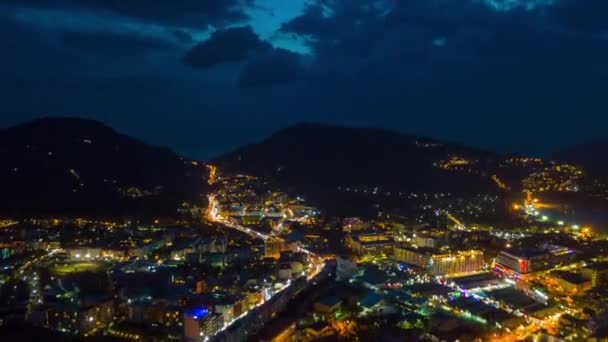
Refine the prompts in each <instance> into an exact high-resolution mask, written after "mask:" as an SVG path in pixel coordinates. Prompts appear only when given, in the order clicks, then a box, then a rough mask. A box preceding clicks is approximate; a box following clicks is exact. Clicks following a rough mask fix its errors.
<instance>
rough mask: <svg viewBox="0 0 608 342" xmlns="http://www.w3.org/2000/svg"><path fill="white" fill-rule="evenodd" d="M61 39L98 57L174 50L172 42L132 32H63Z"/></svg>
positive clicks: (68, 44)
mask: <svg viewBox="0 0 608 342" xmlns="http://www.w3.org/2000/svg"><path fill="white" fill-rule="evenodd" d="M62 39H63V42H64V43H65V44H66V45H67V46H69V47H72V48H76V49H79V50H82V51H85V52H87V53H91V54H94V55H98V56H99V55H102V56H104V55H106V56H142V55H143V54H145V53H147V52H150V51H154V50H159V49H172V48H175V44H174V42H171V41H169V40H167V39H163V38H160V37H158V36H146V35H142V34H137V33H133V32H107V31H97V32H87V31H65V32H62Z"/></svg>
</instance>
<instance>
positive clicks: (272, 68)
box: [238, 49, 305, 88]
mask: <svg viewBox="0 0 608 342" xmlns="http://www.w3.org/2000/svg"><path fill="white" fill-rule="evenodd" d="M303 58H304V57H302V56H301V55H298V54H296V53H293V52H290V51H287V50H284V49H273V50H272V51H270V52H268V53H265V54H262V55H260V56H257V57H255V58H253V60H251V61H250V62H249V63H248V64H246V65H245V66H244V67H243V69H242V70H241V73H240V75H239V80H238V84H239V86H240V87H243V88H253V87H266V86H271V85H277V84H286V83H289V82H291V81H294V80H297V79H299V78H301V77H303V76H304V73H305V70H304V67H303V64H302V61H301V59H303Z"/></svg>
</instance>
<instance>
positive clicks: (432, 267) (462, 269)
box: [393, 246, 484, 275]
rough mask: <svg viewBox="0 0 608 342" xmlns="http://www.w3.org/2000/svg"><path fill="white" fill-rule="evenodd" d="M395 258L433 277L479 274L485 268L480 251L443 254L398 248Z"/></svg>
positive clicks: (425, 248)
mask: <svg viewBox="0 0 608 342" xmlns="http://www.w3.org/2000/svg"><path fill="white" fill-rule="evenodd" d="M393 258H394V259H395V260H397V261H400V262H405V263H407V264H410V265H415V266H419V267H422V268H424V269H425V270H426V271H427V272H428V273H429V274H431V275H456V274H467V273H475V272H479V271H481V270H482V269H483V267H484V259H483V252H482V251H479V250H468V251H457V252H451V253H441V252H439V251H437V250H436V249H433V248H427V247H420V248H416V247H409V246H396V247H395V249H394V255H393Z"/></svg>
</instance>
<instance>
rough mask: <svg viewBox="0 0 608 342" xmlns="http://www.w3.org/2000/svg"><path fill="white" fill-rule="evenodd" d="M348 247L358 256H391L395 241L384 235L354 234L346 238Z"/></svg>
mask: <svg viewBox="0 0 608 342" xmlns="http://www.w3.org/2000/svg"><path fill="white" fill-rule="evenodd" d="M345 242H346V246H347V247H348V248H350V249H351V250H353V251H354V252H355V253H357V254H358V255H372V256H376V255H382V254H385V255H390V254H392V252H393V245H394V243H395V241H394V240H393V239H392V238H390V237H388V236H386V234H384V233H353V234H349V235H347V236H346V240H345Z"/></svg>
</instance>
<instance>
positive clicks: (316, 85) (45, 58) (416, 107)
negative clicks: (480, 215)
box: [0, 0, 608, 158]
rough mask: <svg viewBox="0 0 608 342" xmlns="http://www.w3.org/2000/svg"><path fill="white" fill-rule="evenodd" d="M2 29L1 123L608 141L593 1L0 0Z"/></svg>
mask: <svg viewBox="0 0 608 342" xmlns="http://www.w3.org/2000/svg"><path fill="white" fill-rule="evenodd" d="M0 42H1V43H2V48H1V49H0V126H9V125H13V124H17V123H21V122H24V121H28V120H31V119H33V118H36V117H40V116H78V117H86V118H94V119H98V120H101V121H103V122H105V123H107V124H108V125H110V126H112V127H114V128H116V129H117V130H119V131H120V132H123V133H126V134H129V135H133V136H136V137H138V138H141V139H143V140H145V141H147V142H150V143H153V144H156V145H164V146H168V147H171V148H173V149H175V150H177V151H178V152H181V153H183V154H186V155H188V156H191V157H197V158H209V157H212V156H215V155H217V154H219V153H221V152H223V151H227V150H230V149H233V148H235V147H237V146H239V145H241V144H244V143H249V142H254V141H257V140H259V139H262V138H264V137H266V136H267V135H269V134H270V133H272V132H273V131H275V130H277V129H280V128H282V127H285V126H287V125H289V124H293V123H297V122H302V121H306V122H326V123H335V124H342V125H349V126H370V127H384V128H389V129H394V130H399V131H402V132H406V133H413V134H418V135H424V136H431V137H435V138H440V139H444V140H450V141H457V142H462V143H466V144H469V145H474V146H480V147H484V148H489V149H495V150H498V151H503V152H505V151H517V152H529V153H548V152H550V151H553V150H555V149H559V148H561V147H563V146H566V145H570V144H575V143H582V142H588V141H593V140H608V129H607V128H608V1H607V0H392V1H391V0H385V1H372V0H318V1H305V0H146V1H140V0H48V1H46V0H3V1H2V2H1V4H0ZM311 139H314V137H311Z"/></svg>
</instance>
